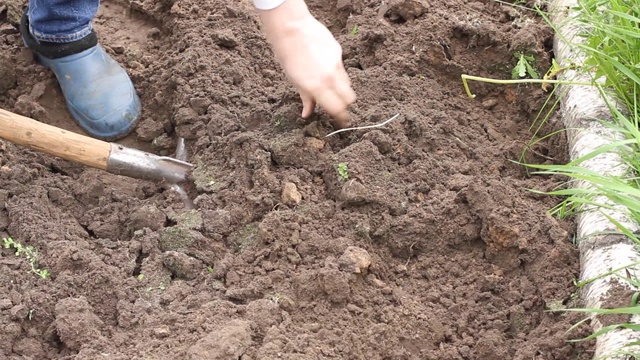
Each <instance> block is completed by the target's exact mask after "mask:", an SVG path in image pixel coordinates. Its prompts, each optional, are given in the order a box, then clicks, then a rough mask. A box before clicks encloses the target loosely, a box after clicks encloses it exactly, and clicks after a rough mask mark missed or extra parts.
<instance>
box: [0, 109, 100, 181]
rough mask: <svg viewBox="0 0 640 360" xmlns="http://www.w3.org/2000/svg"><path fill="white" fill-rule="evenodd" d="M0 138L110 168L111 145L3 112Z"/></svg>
mask: <svg viewBox="0 0 640 360" xmlns="http://www.w3.org/2000/svg"><path fill="white" fill-rule="evenodd" d="M0 138H2V139H4V140H7V141H10V142H12V143H15V144H18V145H23V146H26V147H28V148H31V149H34V150H38V151H42V152H44V153H47V154H49V155H53V156H57V157H60V158H63V159H65V160H69V161H74V162H77V163H81V164H84V165H87V166H91V167H94V168H98V169H101V170H106V169H107V161H108V159H109V153H110V152H111V143H108V142H105V141H102V140H98V139H94V138H91V137H88V136H84V135H80V134H76V133H74V132H70V131H67V130H63V129H60V128H57V127H55V126H51V125H47V124H44V123H41V122H39V121H36V120H33V119H30V118H28V117H24V116H21V115H18V114H14V113H12V112H9V111H6V110H3V109H0Z"/></svg>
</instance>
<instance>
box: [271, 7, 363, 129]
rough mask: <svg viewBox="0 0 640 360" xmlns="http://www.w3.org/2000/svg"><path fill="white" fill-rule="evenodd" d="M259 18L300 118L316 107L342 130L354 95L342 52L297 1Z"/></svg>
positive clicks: (346, 121) (346, 123)
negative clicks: (291, 87) (295, 94)
mask: <svg viewBox="0 0 640 360" xmlns="http://www.w3.org/2000/svg"><path fill="white" fill-rule="evenodd" d="M261 18H262V20H263V24H264V25H265V32H266V35H267V39H268V40H269V42H270V43H271V45H272V47H273V51H274V54H275V56H276V59H277V60H278V62H279V63H280V64H281V65H282V67H283V68H284V71H285V74H286V75H287V78H288V79H289V80H290V81H291V82H292V83H293V85H294V86H295V87H296V88H297V89H298V92H299V93H300V97H301V99H302V103H303V109H302V117H304V118H307V117H309V116H310V115H311V114H312V113H313V111H314V109H315V106H316V104H317V105H319V106H320V107H322V108H323V109H325V110H326V111H327V112H328V113H329V114H330V115H331V116H332V117H333V118H334V119H335V123H334V125H336V126H337V127H339V128H343V127H346V126H347V125H348V124H349V112H348V107H349V105H351V104H352V103H353V102H354V101H355V100H356V94H355V92H354V91H353V89H352V87H351V81H350V80H349V76H348V74H347V72H346V70H345V68H344V65H343V63H342V48H341V46H340V44H339V43H338V42H337V41H336V39H335V38H334V37H333V35H332V34H331V32H330V31H329V30H328V29H327V28H326V27H325V26H324V25H323V24H322V23H320V22H319V21H318V20H317V19H315V18H314V17H313V16H312V15H311V14H310V13H309V12H308V10H307V8H306V5H305V4H304V1H300V0H287V1H286V2H285V3H284V4H282V5H281V6H279V7H278V8H276V9H273V10H269V11H262V12H261Z"/></svg>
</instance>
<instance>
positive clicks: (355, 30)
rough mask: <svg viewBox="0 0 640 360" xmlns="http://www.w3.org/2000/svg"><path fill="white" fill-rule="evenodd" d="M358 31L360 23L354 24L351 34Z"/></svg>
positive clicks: (353, 34)
mask: <svg viewBox="0 0 640 360" xmlns="http://www.w3.org/2000/svg"><path fill="white" fill-rule="evenodd" d="M357 33H358V25H357V24H356V25H353V29H351V36H355V35H356V34H357Z"/></svg>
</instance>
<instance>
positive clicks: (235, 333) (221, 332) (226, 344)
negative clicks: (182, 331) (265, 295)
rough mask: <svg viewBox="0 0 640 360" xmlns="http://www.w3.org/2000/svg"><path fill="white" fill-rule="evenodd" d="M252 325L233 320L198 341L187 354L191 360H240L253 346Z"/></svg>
mask: <svg viewBox="0 0 640 360" xmlns="http://www.w3.org/2000/svg"><path fill="white" fill-rule="evenodd" d="M251 334H252V332H251V323H250V322H248V321H243V320H233V321H230V322H228V323H226V324H221V325H219V326H217V329H216V330H214V331H212V332H211V333H209V334H208V335H206V336H205V337H203V338H202V339H200V340H198V342H196V344H195V345H193V346H191V347H190V348H189V351H188V352H187V355H188V359H189V360H201V359H211V360H226V359H240V357H241V356H242V355H243V354H244V353H245V352H246V351H247V349H248V348H249V346H250V345H251Z"/></svg>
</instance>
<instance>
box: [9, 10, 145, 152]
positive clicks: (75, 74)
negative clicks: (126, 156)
mask: <svg viewBox="0 0 640 360" xmlns="http://www.w3.org/2000/svg"><path fill="white" fill-rule="evenodd" d="M27 21H28V20H27V19H26V14H25V16H24V17H23V24H21V27H20V28H21V33H22V37H23V40H24V42H25V45H26V46H27V47H29V48H30V49H31V50H32V51H33V52H34V53H35V54H36V56H37V59H38V61H39V62H40V63H41V64H42V65H43V66H45V67H47V68H49V69H51V70H52V71H53V73H54V74H55V75H56V78H57V79H58V82H59V84H60V88H61V89H62V93H63V94H64V98H65V101H66V104H67V109H68V110H69V112H70V113H71V115H72V116H73V118H74V119H75V120H76V122H77V123H78V125H80V127H82V129H84V130H85V131H86V132H87V133H89V134H90V135H91V136H92V137H95V138H98V139H102V140H106V141H113V140H117V139H120V138H123V137H125V136H126V135H128V134H129V133H130V132H131V131H132V130H133V129H134V128H135V126H136V124H137V122H138V119H139V117H140V112H141V107H142V106H141V103H140V98H139V97H138V94H137V93H136V90H135V88H134V86H133V83H132V82H131V79H130V78H129V75H128V74H127V73H126V71H125V70H124V69H123V68H122V67H121V66H120V65H119V64H118V63H117V62H116V61H115V60H113V59H112V58H111V56H109V54H107V53H106V52H105V50H104V49H103V48H102V47H101V46H100V45H99V44H98V43H97V37H96V35H95V33H92V36H89V37H87V39H82V40H80V41H76V42H74V43H71V44H50V43H49V44H47V45H46V46H45V45H43V44H42V43H38V42H36V41H35V39H33V37H32V36H31V34H30V32H29V31H28V22H27Z"/></svg>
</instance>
